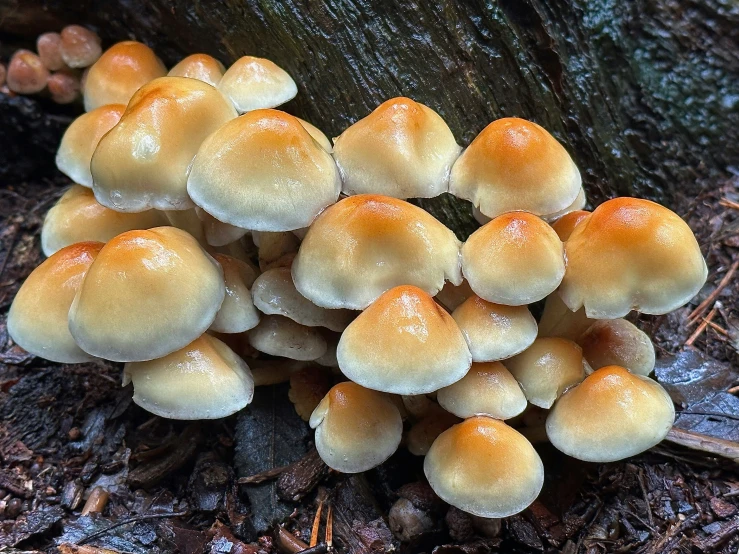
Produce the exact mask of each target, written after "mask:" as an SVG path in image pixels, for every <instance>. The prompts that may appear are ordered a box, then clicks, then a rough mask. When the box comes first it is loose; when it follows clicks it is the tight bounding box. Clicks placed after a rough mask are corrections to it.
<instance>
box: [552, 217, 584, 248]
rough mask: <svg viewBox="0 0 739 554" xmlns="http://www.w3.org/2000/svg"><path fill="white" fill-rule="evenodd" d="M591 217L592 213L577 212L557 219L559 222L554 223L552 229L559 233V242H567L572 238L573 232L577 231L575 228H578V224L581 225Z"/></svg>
mask: <svg viewBox="0 0 739 554" xmlns="http://www.w3.org/2000/svg"><path fill="white" fill-rule="evenodd" d="M589 215H590V212H587V211H585V210H575V211H574V212H570V213H568V214H565V215H563V216H562V217H560V218H559V219H557V221H555V222H554V223H552V229H554V231H555V232H556V233H557V236H558V237H559V240H561V241H562V242H567V239H569V238H570V235H571V234H572V231H574V230H575V227H577V225H578V223H580V222H581V221H582V220H583V219H585V218H586V217H587V216H589Z"/></svg>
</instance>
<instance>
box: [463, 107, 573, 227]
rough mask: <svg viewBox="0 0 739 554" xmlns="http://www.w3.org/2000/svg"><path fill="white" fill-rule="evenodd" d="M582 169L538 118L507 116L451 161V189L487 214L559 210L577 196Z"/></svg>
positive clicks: (494, 215)
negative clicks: (541, 125)
mask: <svg viewBox="0 0 739 554" xmlns="http://www.w3.org/2000/svg"><path fill="white" fill-rule="evenodd" d="M581 184H582V183H581V179H580V172H579V171H578V170H577V166H575V164H574V162H573V161H572V158H570V155H569V154H568V153H567V151H566V150H565V149H564V148H563V147H562V145H561V144H560V143H559V142H557V140H556V139H555V138H554V137H553V136H552V135H550V134H549V133H548V132H547V131H546V130H545V129H544V128H542V127H540V126H539V125H537V124H536V123H533V122H531V121H526V120H525V119H519V118H517V117H506V118H503V119H498V120H496V121H493V122H492V123H491V124H490V125H488V126H487V127H485V129H483V130H482V132H481V133H480V134H479V135H477V137H476V138H475V140H473V141H472V143H471V144H470V145H469V147H468V148H467V149H466V150H465V151H464V152H462V155H461V156H460V157H459V159H458V160H457V161H456V163H455V164H454V167H452V174H451V179H450V182H449V190H450V192H451V193H452V194H454V195H455V196H458V197H460V198H465V199H467V200H470V201H471V202H472V204H473V205H474V206H476V207H479V209H480V211H481V212H482V213H483V214H485V215H486V216H488V217H496V216H498V215H500V214H502V213H505V212H509V211H512V210H526V211H528V212H531V213H534V214H536V215H547V214H554V213H556V212H559V211H561V210H565V209H566V208H568V206H570V205H571V204H573V203H574V202H575V200H576V199H577V195H578V194H579V193H580V187H581Z"/></svg>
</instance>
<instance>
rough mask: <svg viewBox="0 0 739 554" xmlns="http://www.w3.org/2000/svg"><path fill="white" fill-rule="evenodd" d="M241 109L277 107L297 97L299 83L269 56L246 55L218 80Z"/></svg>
mask: <svg viewBox="0 0 739 554" xmlns="http://www.w3.org/2000/svg"><path fill="white" fill-rule="evenodd" d="M218 89H219V90H220V91H221V92H222V93H223V94H225V95H226V96H227V97H228V98H229V99H230V100H231V102H233V105H234V106H236V109H237V110H238V111H239V113H244V112H250V111H252V110H260V109H264V108H275V107H277V106H279V105H280V104H284V103H285V102H287V101H288V100H292V99H293V98H295V95H296V94H298V87H297V85H296V84H295V81H293V79H292V77H290V75H288V73H287V71H285V70H284V69H282V68H281V67H280V66H278V65H277V64H275V63H274V62H271V61H270V60H267V59H265V58H255V57H253V56H243V57H241V58H239V59H238V60H236V61H235V62H234V63H233V64H232V65H231V67H229V68H228V70H227V71H226V73H225V74H224V75H223V77H222V78H221V80H220V82H219V83H218Z"/></svg>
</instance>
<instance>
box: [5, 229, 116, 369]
mask: <svg viewBox="0 0 739 554" xmlns="http://www.w3.org/2000/svg"><path fill="white" fill-rule="evenodd" d="M102 247H103V244H102V243H100V242H80V243H77V244H73V245H71V246H67V247H66V248H62V249H61V250H59V251H58V252H56V253H55V254H53V255H52V256H50V257H49V258H48V259H47V260H45V261H44V262H43V263H41V265H39V266H38V267H37V268H36V269H34V270H33V272H32V273H31V274H30V275H29V276H28V278H27V279H26V281H25V282H24V283H23V285H22V286H21V288H20V290H19V291H18V294H16V296H15V299H13V303H12V304H11V305H10V311H9V312H8V334H9V335H10V337H11V338H12V339H13V340H14V341H15V342H16V343H17V344H18V345H19V346H20V347H21V348H23V349H24V350H26V351H27V352H30V353H31V354H34V355H35V356H40V357H42V358H46V359H47V360H51V361H52V362H61V363H79V362H88V361H90V360H92V359H94V356H91V355H90V354H88V353H87V352H85V351H83V350H82V349H81V348H80V347H79V346H77V343H76V342H75V340H74V338H72V335H71V334H70V332H69V328H68V327H67V314H68V313H69V307H70V305H71V304H72V300H73V299H74V295H75V293H76V292H77V289H78V288H79V286H80V284H81V283H82V279H83V278H84V276H85V273H86V272H87V270H88V268H89V267H90V265H91V264H92V262H93V260H94V259H95V257H96V256H97V255H98V253H99V252H100V249H101V248H102Z"/></svg>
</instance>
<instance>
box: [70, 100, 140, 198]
mask: <svg viewBox="0 0 739 554" xmlns="http://www.w3.org/2000/svg"><path fill="white" fill-rule="evenodd" d="M125 109H126V106H124V105H123V104H109V105H106V106H101V107H99V108H97V109H94V110H92V111H91V112H88V113H85V114H82V115H81V116H79V117H78V118H77V119H75V120H74V121H73V122H72V124H71V125H70V126H69V127H67V130H66V131H64V135H63V136H62V142H61V143H60V144H59V150H57V153H56V166H57V168H58V169H59V171H61V172H62V173H64V174H65V175H66V176H67V177H69V178H70V179H72V181H74V182H75V183H78V184H80V185H83V186H85V187H92V173H90V161H91V160H92V154H93V152H95V148H97V146H98V143H99V142H100V139H101V138H103V135H104V134H105V133H107V132H108V131H110V130H111V129H112V128H113V127H114V126H115V125H116V123H118V121H120V119H121V116H122V115H123V112H124V111H125Z"/></svg>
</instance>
